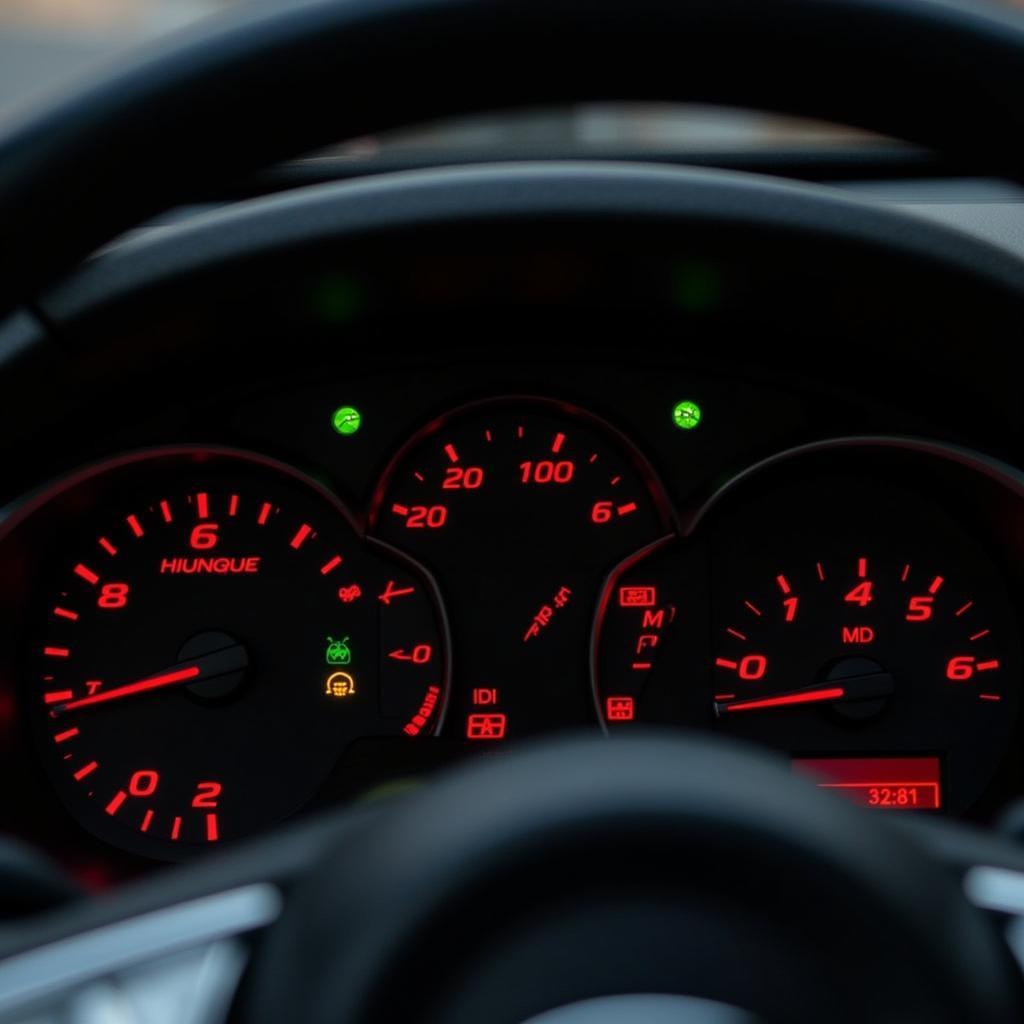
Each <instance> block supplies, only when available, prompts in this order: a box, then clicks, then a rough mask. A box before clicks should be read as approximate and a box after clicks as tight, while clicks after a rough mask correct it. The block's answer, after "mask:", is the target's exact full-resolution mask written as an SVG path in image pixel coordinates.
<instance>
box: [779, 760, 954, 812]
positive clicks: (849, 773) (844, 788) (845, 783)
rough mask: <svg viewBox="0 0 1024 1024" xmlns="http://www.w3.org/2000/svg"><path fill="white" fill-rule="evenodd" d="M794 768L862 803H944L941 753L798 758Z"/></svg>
mask: <svg viewBox="0 0 1024 1024" xmlns="http://www.w3.org/2000/svg"><path fill="white" fill-rule="evenodd" d="M793 770H794V771H795V772H798V773H799V774H801V775H805V776H809V777H810V779H811V781H812V782H814V783H815V784H816V785H818V786H819V787H820V788H822V789H830V790H833V791H834V792H836V793H839V794H841V795H842V796H844V797H846V799H848V800H850V801H851V802H852V803H855V804H858V805H859V806H861V807H885V808H891V809H893V810H901V811H912V810H925V811H935V810H938V809H939V808H940V807H941V806H942V787H941V781H940V779H941V770H940V765H939V759H938V758H937V757H829V758H794V760H793Z"/></svg>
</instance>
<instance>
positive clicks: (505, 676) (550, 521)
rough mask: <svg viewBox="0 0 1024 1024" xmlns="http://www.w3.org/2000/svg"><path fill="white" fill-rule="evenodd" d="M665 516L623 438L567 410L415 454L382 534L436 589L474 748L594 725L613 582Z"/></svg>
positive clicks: (521, 412)
mask: <svg viewBox="0 0 1024 1024" xmlns="http://www.w3.org/2000/svg"><path fill="white" fill-rule="evenodd" d="M665 509H666V503H665V502H664V501H663V499H662V496H661V491H660V489H659V488H658V486H657V484H656V483H655V482H654V478H653V474H652V472H651V471H650V469H649V467H647V466H646V465H645V464H644V462H643V461H642V460H641V459H640V457H639V456H638V455H637V454H636V452H635V451H633V450H632V449H631V448H630V446H629V445H628V444H627V443H626V442H625V441H624V439H623V438H622V437H621V436H619V435H618V434H616V433H615V432H614V431H613V430H612V429H611V428H609V427H608V426H606V425H604V424H602V423H600V422H598V421H596V420H594V419H592V418H591V417H589V416H587V415H585V414H583V413H581V412H580V411H578V410H576V409H574V408H572V407H570V406H567V405H564V404H555V403H552V402H546V401H539V400H532V399H509V400H502V401H494V402H485V403H480V404H477V405H474V406H471V407H469V408H467V409H464V410H462V411H461V412H459V413H457V414H454V415H452V416H450V417H446V418H445V419H443V420H441V421H440V422H437V423H434V424H432V425H430V426H429V427H428V428H427V429H425V430H424V431H423V432H422V433H421V434H420V435H418V436H417V437H416V438H415V439H414V440H413V442H412V443H410V444H409V445H408V446H407V447H406V449H405V450H404V451H403V452H402V453H401V454H400V456H399V458H398V459H397V461H396V462H395V463H394V464H393V466H392V468H391V470H390V471H389V473H388V475H387V477H386V480H385V483H384V485H383V486H382V488H381V489H380V491H379V497H378V501H377V505H376V508H375V510H374V513H373V516H372V519H371V531H372V532H373V533H374V534H375V535H376V536H378V537H380V538H382V539H384V540H386V541H387V542H388V543H389V544H391V545H393V546H394V547H396V548H399V549H401V550H403V551H406V552H408V553H409V554H411V555H412V556H413V557H414V558H416V559H417V561H419V562H421V563H422V564H424V565H425V566H426V567H427V568H428V569H430V570H431V572H432V573H433V575H434V576H435V578H436V579H437V582H438V585H439V587H440V590H441V592H442V596H443V598H444V600H445V605H446V609H447V612H448V616H449V620H450V623H451V628H452V635H453V649H454V650H455V651H456V652H457V658H456V660H455V662H454V666H453V668H454V673H455V678H456V683H455V684H454V685H453V691H452V692H453V705H452V711H453V714H452V718H451V720H452V722H453V726H454V728H455V729H458V730H459V732H460V733H461V734H462V736H463V737H464V738H465V739H468V740H472V741H485V742H487V741H495V740H501V739H505V738H506V737H510V736H513V735H516V734H518V735H523V734H527V733H530V732H536V731H543V730H546V729H553V728H557V727H560V726H567V725H576V724H583V723H588V722H593V721H594V715H593V704H592V701H591V699H590V693H589V665H588V659H587V638H588V636H589V633H590V628H591V623H592V618H593V613H594V607H595V603H596V599H597V596H598V592H599V589H600V585H601V582H602V580H603V578H604V576H605V574H606V573H607V571H608V570H609V569H610V568H611V567H612V566H614V565H615V564H617V563H618V562H619V561H621V560H622V558H624V557H625V556H626V555H628V554H630V553H631V552H634V551H636V550H638V549H640V548H642V547H644V546H645V545H647V544H649V543H651V542H652V541H653V540H655V539H656V538H658V537H661V536H663V535H664V534H665V533H666V532H667V531H668V530H669V524H668V517H667V514H666V510H665Z"/></svg>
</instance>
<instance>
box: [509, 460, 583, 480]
mask: <svg viewBox="0 0 1024 1024" xmlns="http://www.w3.org/2000/svg"><path fill="white" fill-rule="evenodd" d="M519 471H520V472H521V473H522V478H521V479H522V482H523V483H524V484H567V483H568V482H569V481H570V480H571V479H572V476H573V473H575V472H576V466H575V465H574V464H573V463H572V462H567V461H566V462H552V461H551V460H550V459H545V460H544V461H543V462H521V463H520V464H519Z"/></svg>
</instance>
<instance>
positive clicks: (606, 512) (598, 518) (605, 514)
mask: <svg viewBox="0 0 1024 1024" xmlns="http://www.w3.org/2000/svg"><path fill="white" fill-rule="evenodd" d="M614 507H615V506H614V505H613V504H612V503H611V502H610V501H598V502H595V504H594V507H593V508H592V509H591V510H590V519H591V522H594V523H610V522H611V519H612V509H613V508H614Z"/></svg>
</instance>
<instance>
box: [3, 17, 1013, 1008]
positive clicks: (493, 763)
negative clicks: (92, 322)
mask: <svg viewBox="0 0 1024 1024" xmlns="http://www.w3.org/2000/svg"><path fill="white" fill-rule="evenodd" d="M1022 83H1024V25H1022V23H1021V22H1020V20H1019V19H1015V18H1014V17H1012V16H1011V15H1010V14H1008V13H1006V14H1004V13H1000V12H997V11H995V10H989V9H982V8H980V7H978V6H977V5H975V4H969V5H968V4H960V3H953V2H946V0H772V2H767V0H686V2H680V0H631V2H630V3H623V2H621V0H486V2H484V0H348V2H313V3H310V2H303V3H299V4H292V5H288V6H286V7H283V8H282V7H279V6H276V5H275V6H274V7H273V8H271V9H267V10H262V11H261V10H257V11H256V12H254V13H250V14H247V15H245V16H244V17H242V18H240V19H239V18H234V19H229V20H227V21H225V22H224V23H223V24H221V25H219V26H218V27H215V28H214V29H213V30H212V31H209V30H208V31H206V32H205V33H204V34H202V35H199V36H196V37H195V38H192V39H189V38H185V39H182V40H179V41H177V42H175V43H172V44H170V45H169V46H166V47H164V48H161V49H158V50H156V51H155V52H152V53H150V54H147V55H144V56H143V57H141V58H140V59H139V60H138V62H137V63H135V64H134V65H132V66H130V67H127V68H125V69H122V70H121V71H119V72H117V73H115V74H113V75H111V76H109V77H108V78H106V79H104V80H103V81H101V82H99V83H98V84H96V85H94V86H91V87H89V88H87V89H84V90H82V91H80V92H79V93H77V94H76V95H75V96H74V97H72V98H71V99H69V100H67V101H65V102H62V103H59V104H57V105H55V106H53V107H52V108H50V109H48V110H45V111H43V112H41V113H37V114H34V115H32V116H30V117H28V118H27V119H26V120H24V121H23V122H22V123H21V124H20V125H18V126H16V127H15V128H13V129H12V130H10V131H9V132H8V134H7V135H6V137H4V138H3V139H2V140H0V237H2V240H3V246H4V252H5V255H6V259H5V261H4V272H3V274H2V275H0V313H9V312H11V311H12V310H14V309H15V308H16V307H17V306H18V304H19V303H21V302H24V301H26V300H28V299H30V297H31V296H32V295H33V294H35V293H36V292H37V291H38V290H39V289H40V288H42V287H44V286H45V285H47V284H48V283H50V282H52V281H53V280H54V279H55V278H56V277H57V276H58V275H59V274H61V273H62V272H64V271H66V270H68V269H69V268H71V267H72V266H74V265H75V264H77V263H78V262H80V261H81V260H82V259H84V258H85V257H86V256H87V255H88V254H89V253H90V252H92V251H94V250H95V249H96V247H97V246H99V245H101V244H103V243H104V242H106V241H108V240H109V239H111V238H112V237H114V236H116V235H117V234H118V233H119V232H121V231H123V230H125V229H126V228H128V227H131V226H133V225H135V224H137V223H138V222H139V221H140V220H142V219H144V218H145V217H147V216H149V215H152V214H154V213H156V212H158V211H160V210H163V209H165V208H167V207H169V206H171V205H173V204H175V203H180V202H183V201H186V200H187V199H188V198H189V196H190V194H191V193H192V192H193V191H194V190H196V189H197V188H198V187H199V186H200V185H204V186H208V185H209V184H210V183H211V182H215V181H220V182H225V181H229V180H231V179H232V178H234V177H236V176H239V175H242V174H245V173H248V172H252V171H255V170H258V169H260V168H262V167H264V166H267V165H268V164H270V163H272V162H275V161H278V160H281V159H283V158H286V157H289V156H292V155H296V154H300V153H303V152H308V151H310V150H312V149H315V148H316V147H318V146H321V145H326V144H328V143H330V142H332V141H335V140H337V139H338V138H343V137H351V136H354V135H359V134H364V133H367V132H371V131H379V130H382V129H386V128H390V127H394V126H398V125H402V124H407V123H410V122H414V121H420V120H424V119H427V118H433V117H438V116H442V115H451V114H456V113H464V112H468V111H471V110H483V109H494V108H499V107H506V106H509V105H512V104H516V105H528V104H536V103H542V102H546V103H551V102H559V101H570V100H593V99H606V98H607V99H659V100H682V99H685V100H699V101H704V102H714V103H728V104H742V105H747V106H750V105H754V106H758V107H761V108H767V109H771V110H776V111H784V112H789V113H795V114H803V115H810V116H820V117H825V118H828V119H830V120H834V121H841V122H845V123H849V124H853V125H860V126H864V127H867V128H871V129H875V130H880V131H884V132H888V133H890V134H893V135H896V136H899V137H901V138H904V139H909V140H913V141H916V142H920V143H923V144H925V145H928V146H930V147H933V148H936V149H938V150H941V151H943V152H945V153H948V154H951V155H955V156H959V157H962V158H963V159H964V160H965V161H971V162H974V163H976V164H980V165H983V166H984V167H985V168H987V169H990V170H995V171H999V172H1000V173H1003V174H1006V175H1009V176H1013V177H1016V178H1018V179H1022V178H1024V142H1022V140H1024V104H1021V103H1020V93H1021V84H1022ZM527 186H529V182H527ZM535 187H536V188H538V189H543V187H544V183H543V179H536V185H535ZM745 187H748V188H750V189H754V190H756V189H757V188H758V187H759V186H758V184H757V182H756V180H750V181H749V182H747V183H746V186H745ZM296 834H298V833H296ZM279 842H280V841H279ZM298 848H299V851H300V852H298V853H295V857H296V858H297V859H298V860H299V861H301V863H302V865H303V869H302V870H301V871H295V872H294V874H295V875H299V876H301V877H300V878H299V880H298V882H296V883H295V884H294V885H293V886H292V888H291V890H290V891H289V893H288V895H287V900H286V906H285V910H284V913H283V914H282V916H281V918H280V920H279V921H277V923H276V924H274V925H273V926H272V927H271V928H269V929H268V931H267V932H266V933H265V935H264V936H263V937H262V939H261V940H260V942H259V948H258V950H257V957H256V960H255V963H254V966H253V969H252V971H251V972H250V974H249V977H248V979H247V984H246V992H245V998H244V1000H243V1003H242V1012H243V1014H244V1017H243V1019H247V1020H249V1021H253V1022H257V1024H261V1022H268V1024H269V1022H275V1024H276V1022H280V1021H281V1020H284V1019H288V1017H289V1016H290V1017H293V1018H295V1019H298V1020H302V1021H309V1022H313V1024H319V1022H328V1021H332V1022H333V1021H339V1020H340V1021H345V1022H362V1021H384V1020H407V1021H414V1020H430V1021H438V1022H445V1024H449V1022H452V1024H455V1022H463V1021H479V1020H488V1021H493V1022H505V1021H508V1022H510V1024H514V1022H523V1021H526V1020H528V1019H530V1018H531V1017H534V1016H536V1015H538V1014H547V1016H546V1017H545V1018H544V1019H546V1020H550V1021H551V1022H552V1024H557V1020H558V1019H565V1020H570V1019H572V1020H579V1021H593V1022H597V1021H601V1020H610V1019H619V1020H621V1019H629V1020H631V1021H637V1022H641V1024H642V1022H643V1021H645V1020H650V1021H655V1020H660V1019H664V1014H665V1013H666V1012H671V1013H674V1014H675V1016H674V1017H673V1019H689V1020H704V1019H706V1020H714V1019H727V1018H726V1017H723V1016H722V1013H724V1012H725V1011H723V1010H722V1005H723V1004H724V1005H726V1006H728V1007H733V1008H734V1009H735V1008H738V1010H742V1011H743V1012H745V1013H746V1014H748V1015H752V1016H753V1018H754V1019H765V1020H788V1021H803V1020H807V1021H811V1020H820V1019H823V1018H828V1019H830V1020H833V1021H847V1020H848V1021H860V1020H865V1019H870V1020H875V1021H901V1022H906V1021H918V1020H920V1021H925V1020H927V1021H929V1022H941V1021H951V1022H952V1021H978V1022H986V1021H992V1022H995V1021H1001V1020H1011V1019H1017V1018H1018V1016H1019V1011H1020V1009H1021V1005H1022V1004H1021V1000H1020V996H1019V992H1018V983H1017V981H1016V980H1015V979H1016V975H1015V972H1014V971H1013V969H1012V968H1011V967H1010V965H1009V962H1008V958H1007V953H1006V950H1005V948H1004V947H1003V946H1002V945H1001V943H1000V942H999V940H998V938H997V936H996V935H995V933H994V932H993V931H992V930H991V928H990V924H989V922H988V921H987V920H985V919H983V918H982V917H981V916H980V914H978V913H977V912H976V911H975V910H973V908H972V907H970V906H969V905H968V903H967V902H966V900H965V899H964V897H963V895H962V893H961V891H960V888H959V886H958V884H957V880H956V878H955V877H954V875H953V874H952V873H951V872H949V871H948V870H946V869H945V868H944V867H943V865H942V864H941V863H940V862H939V861H938V860H937V859H936V857H935V856H934V854H931V853H929V852H928V851H927V850H926V848H925V847H924V846H923V845H922V844H921V843H920V842H919V841H916V840H915V839H914V838H912V837H908V836H907V835H904V834H903V833H902V832H897V831H896V830H895V829H891V828H887V827H886V826H885V823H882V822H879V821H877V820H875V819H872V820H868V819H867V818H866V817H865V816H864V815H863V814H862V813H859V812H857V811H855V810H854V809H853V808H851V807H848V806H846V805H843V804H839V803H837V802H835V801H833V800H831V799H830V798H827V797H825V796H823V795H821V794H820V793H816V792H814V791H813V790H812V789H810V788H809V787H807V786H806V785H805V784H802V783H799V782H797V781H796V780H794V779H792V778H791V777H790V775H789V773H788V771H786V770H784V769H783V768H782V767H780V766H779V765H778V764H777V763H775V762H774V761H773V760H771V759H770V758H768V757H766V756H764V755H760V754H755V753H751V752H748V751H745V750H740V749H734V748H732V747H729V746H727V745H725V744H722V743H711V742H708V741H707V740H702V739H696V738H689V737H685V736H683V737H667V736H650V737H647V738H645V739H630V740H628V741H626V740H615V741H606V740H600V741H599V740H597V739H593V738H588V739H562V740H555V741H549V742H547V743H544V744H538V745H536V746H535V747H533V748H530V747H526V748H524V749H522V750H521V751H517V752H515V753H513V754H511V755H508V756H502V757H500V758H493V759H485V760H484V761H482V762H481V763H478V764H474V765H473V766H471V767H468V768H462V769H460V770H458V771H456V772H454V773H452V774H450V775H449V776H448V777H447V778H444V779H442V780H441V781H439V782H437V783H435V784H433V785H432V786H430V787H429V788H427V789H426V790H424V791H423V792H421V793H418V794H414V795H411V796H405V797H402V798H400V799H396V800H395V801H393V802H388V803H384V804H381V805H379V806H373V807H368V808H362V809H360V810H358V811H357V812H350V813H349V815H348V816H346V817H345V821H344V827H343V828H337V829H335V828H330V829H327V830H324V831H318V832H316V833H315V834H313V833H309V832H308V831H307V832H303V833H302V839H301V842H300V843H299V847H298ZM261 849H263V848H262V847H260V846H259V844H257V845H255V846H253V847H251V848H249V849H248V850H247V851H245V852H244V854H240V855H239V857H240V858H241V859H240V860H238V861H231V860H230V859H229V860H228V861H226V862H225V863H226V864H228V865H229V866H227V867H225V866H224V865H222V866H221V867H220V868H219V869H218V871H219V874H218V878H221V879H222V880H223V879H224V878H225V877H230V876H231V871H232V870H233V869H232V868H231V867H230V865H231V864H238V865H240V864H242V862H243V861H244V864H245V867H244V869H243V868H242V867H238V868H237V870H238V872H240V875H239V877H241V875H244V876H245V877H251V875H252V873H253V870H254V868H253V865H254V864H258V862H259V858H260V856H261V853H260V851H261ZM256 871H257V874H258V868H257V869H256ZM652 994H653V995H657V996H660V997H665V998H671V997H679V998H680V999H683V1000H685V1001H686V1002H685V1006H684V1003H682V1002H681V1003H672V1004H671V1006H670V1008H669V1010H666V1005H668V1004H662V1003H659V1002H658V1001H651V1000H650V999H640V1000H639V1001H634V1002H629V1001H628V1000H630V999H633V998H634V997H636V996H638V995H640V996H644V995H652ZM611 997H615V998H611ZM621 999H626V1000H627V1002H620V1001H617V1000H621ZM606 1000H610V1001H606ZM694 1000H703V1002H701V1001H694ZM708 1001H710V1002H708ZM566 1007H569V1008H570V1010H566V1009H565V1008H566ZM573 1007H575V1009H573ZM716 1007H717V1009H716ZM570 1011H571V1013H572V1016H571V1017H570V1016H568V1015H565V1014H569V1013H570ZM552 1012H554V1014H556V1015H557V1014H559V1013H563V1017H562V1018H559V1017H557V1016H556V1015H552ZM728 1019H750V1017H749V1016H748V1017H747V1018H741V1017H739V1016H736V1014H735V1013H734V1014H733V1016H732V1017H731V1018H728Z"/></svg>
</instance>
